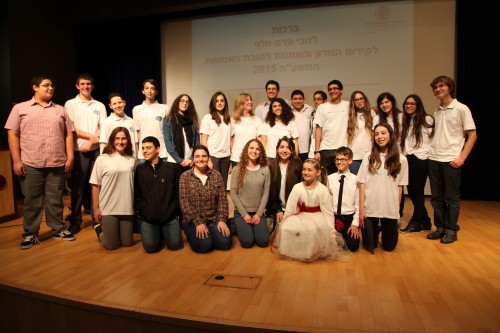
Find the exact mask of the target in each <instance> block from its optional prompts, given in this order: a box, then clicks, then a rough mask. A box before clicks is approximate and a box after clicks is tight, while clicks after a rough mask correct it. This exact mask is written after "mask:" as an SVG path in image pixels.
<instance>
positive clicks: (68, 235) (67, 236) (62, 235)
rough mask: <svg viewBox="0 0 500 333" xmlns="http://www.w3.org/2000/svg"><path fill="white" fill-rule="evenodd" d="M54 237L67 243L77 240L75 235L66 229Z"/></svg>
mask: <svg viewBox="0 0 500 333" xmlns="http://www.w3.org/2000/svg"><path fill="white" fill-rule="evenodd" d="M54 237H55V238H57V239H62V240H66V241H72V240H75V236H73V234H72V233H71V232H69V231H68V230H66V229H64V230H61V231H59V232H58V233H57V234H55V235H54Z"/></svg>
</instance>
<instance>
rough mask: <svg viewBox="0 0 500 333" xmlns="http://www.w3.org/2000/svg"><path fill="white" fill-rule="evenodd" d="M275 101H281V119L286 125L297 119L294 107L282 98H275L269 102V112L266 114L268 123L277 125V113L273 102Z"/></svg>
mask: <svg viewBox="0 0 500 333" xmlns="http://www.w3.org/2000/svg"><path fill="white" fill-rule="evenodd" d="M275 102H278V103H280V105H281V116H279V120H281V122H282V123H283V124H285V125H288V123H289V122H291V121H292V120H293V119H295V115H294V114H293V112H292V108H291V107H290V105H288V103H287V102H285V100H284V99H282V98H273V99H272V100H271V103H269V112H268V113H267V116H266V123H268V124H269V125H270V126H271V127H273V126H274V125H276V118H277V117H276V115H275V114H274V112H273V104H274V103H275Z"/></svg>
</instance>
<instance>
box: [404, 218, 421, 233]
mask: <svg viewBox="0 0 500 333" xmlns="http://www.w3.org/2000/svg"><path fill="white" fill-rule="evenodd" d="M421 231H422V228H421V226H420V223H419V222H417V221H415V220H410V223H408V225H407V226H406V228H404V229H401V233H403V234H410V233H416V232H421Z"/></svg>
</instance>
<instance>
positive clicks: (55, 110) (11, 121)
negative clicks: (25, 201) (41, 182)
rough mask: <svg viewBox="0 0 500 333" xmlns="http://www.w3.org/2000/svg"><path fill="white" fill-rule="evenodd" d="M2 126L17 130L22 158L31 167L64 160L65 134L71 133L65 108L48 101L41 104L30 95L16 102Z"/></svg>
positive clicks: (46, 166)
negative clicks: (45, 103)
mask: <svg viewBox="0 0 500 333" xmlns="http://www.w3.org/2000/svg"><path fill="white" fill-rule="evenodd" d="M5 128H6V129H8V130H14V131H17V132H19V144H20V149H21V161H22V162H23V163H24V164H26V165H28V166H30V167H33V168H51V167H60V166H63V165H64V164H65V163H66V160H67V156H66V141H65V138H66V133H68V132H74V131H75V127H74V126H73V122H72V121H71V119H70V118H69V117H68V113H67V112H66V109H65V108H63V107H62V106H60V105H58V104H55V103H53V102H50V103H49V105H47V106H45V107H44V106H42V105H40V104H38V103H37V102H36V101H35V98H32V99H31V100H29V101H26V102H22V103H18V104H16V105H15V106H14V107H13V108H12V111H11V112H10V115H9V118H8V119H7V122H6V123H5Z"/></svg>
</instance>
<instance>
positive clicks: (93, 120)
mask: <svg viewBox="0 0 500 333" xmlns="http://www.w3.org/2000/svg"><path fill="white" fill-rule="evenodd" d="M64 107H65V108H66V111H67V112H68V116H69V118H70V119H71V120H72V121H73V124H74V125H75V128H77V129H79V130H81V131H84V132H87V133H91V134H96V133H97V129H98V128H99V124H101V123H102V122H103V121H104V120H106V117H107V116H108V113H107V112H106V107H105V106H104V104H102V103H101V102H99V101H96V100H95V99H93V98H92V99H91V100H90V101H89V102H86V101H84V100H83V99H81V98H80V95H77V96H76V97H75V98H73V99H70V100H69V101H67V102H66V103H65V104H64ZM87 141H88V140H86V139H83V138H77V140H76V145H75V147H74V148H75V151H79V150H80V147H81V146H83V145H84V144H85V143H86V142H87ZM98 148H99V144H98V143H97V144H94V145H92V148H91V150H96V149H98Z"/></svg>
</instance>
